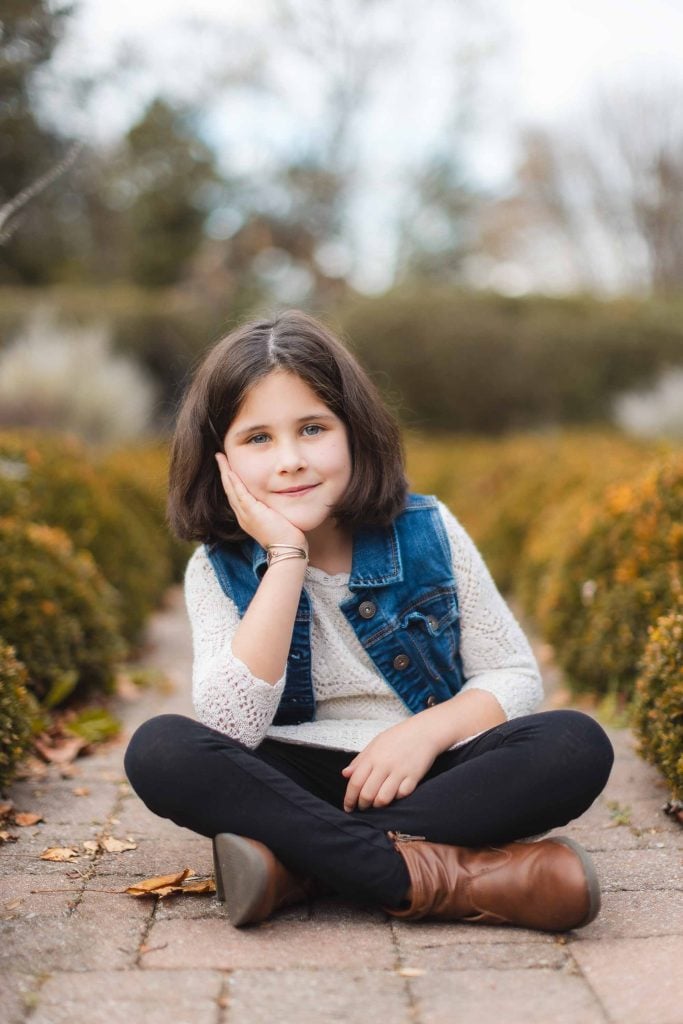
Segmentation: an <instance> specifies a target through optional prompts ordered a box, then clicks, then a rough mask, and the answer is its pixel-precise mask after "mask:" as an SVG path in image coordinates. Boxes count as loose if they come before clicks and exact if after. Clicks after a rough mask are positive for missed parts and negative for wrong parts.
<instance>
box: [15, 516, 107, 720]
mask: <svg viewBox="0 0 683 1024" xmlns="http://www.w3.org/2000/svg"><path fill="white" fill-rule="evenodd" d="M117 604H118V602H117V597H116V594H115V592H114V591H113V589H112V588H111V587H110V586H109V584H108V583H106V581H105V580H104V579H103V577H102V575H101V574H100V572H99V570H98V569H97V566H96V565H95V562H94V561H93V559H92V556H90V555H89V554H88V553H87V552H78V553H76V552H74V548H73V545H72V543H71V541H70V540H69V538H68V537H67V535H66V534H65V533H64V532H63V531H62V530H59V529H57V528H56V527H49V526H43V525H38V524H35V523H26V522H22V521H20V520H19V519H12V518H4V519H0V634H2V636H3V637H4V638H5V639H6V640H7V641H8V642H9V643H11V644H12V646H13V647H14V648H15V649H16V653H17V657H18V658H19V659H20V660H21V661H22V662H23V663H24V664H25V665H26V668H27V669H28V684H29V686H30V688H31V690H32V691H33V692H34V693H35V694H36V696H37V697H38V698H39V699H40V700H41V701H43V702H44V703H45V704H46V705H47V706H49V707H50V706H54V705H55V704H58V703H60V702H61V701H62V700H64V699H65V698H66V697H68V696H69V695H70V694H71V693H72V692H73V691H74V690H75V689H76V687H79V688H80V689H89V688H97V689H104V690H105V691H108V690H109V689H110V687H111V684H112V683H113V678H114V668H115V665H116V663H117V661H118V660H119V659H120V658H121V657H122V656H123V654H124V650H125V645H124V644H123V642H122V640H121V637H120V635H119V632H118V618H117Z"/></svg>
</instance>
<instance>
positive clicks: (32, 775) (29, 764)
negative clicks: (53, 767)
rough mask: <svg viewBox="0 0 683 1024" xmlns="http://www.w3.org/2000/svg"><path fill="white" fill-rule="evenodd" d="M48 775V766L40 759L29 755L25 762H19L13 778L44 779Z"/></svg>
mask: <svg viewBox="0 0 683 1024" xmlns="http://www.w3.org/2000/svg"><path fill="white" fill-rule="evenodd" d="M47 773H48V766H47V765H46V764H45V762H44V761H41V760H40V758H38V757H34V756H33V754H29V756H28V757H27V758H25V760H23V761H22V762H21V765H20V766H19V767H18V768H17V771H16V774H15V778H16V779H36V780H40V779H44V778H45V777H46V775H47Z"/></svg>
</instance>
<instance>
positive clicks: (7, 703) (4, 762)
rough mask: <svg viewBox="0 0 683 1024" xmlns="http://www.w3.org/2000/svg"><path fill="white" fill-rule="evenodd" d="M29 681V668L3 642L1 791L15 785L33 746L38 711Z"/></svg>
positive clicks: (0, 673)
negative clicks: (22, 765)
mask: <svg viewBox="0 0 683 1024" xmlns="http://www.w3.org/2000/svg"><path fill="white" fill-rule="evenodd" d="M27 680H28V672H27V671H26V666H25V665H22V663H21V662H20V661H19V660H18V659H17V657H16V651H15V650H14V648H13V647H10V645H9V644H7V643H5V641H4V640H3V639H2V638H0V791H2V790H3V789H4V788H5V787H6V786H8V785H9V783H10V782H11V780H12V777H13V775H14V771H15V769H16V767H17V765H18V764H19V762H20V761H21V759H22V757H24V755H25V754H26V753H27V752H28V749H29V747H30V744H31V736H32V728H31V725H32V722H33V718H34V714H35V707H34V703H33V701H32V700H31V697H30V694H29V692H28V689H27V686H26V683H27Z"/></svg>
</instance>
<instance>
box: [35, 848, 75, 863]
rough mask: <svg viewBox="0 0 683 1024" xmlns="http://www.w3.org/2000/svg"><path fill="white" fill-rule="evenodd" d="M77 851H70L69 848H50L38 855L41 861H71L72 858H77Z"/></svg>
mask: <svg viewBox="0 0 683 1024" xmlns="http://www.w3.org/2000/svg"><path fill="white" fill-rule="evenodd" d="M78 855H79V854H78V850H74V849H72V848H71V847H70V846H50V847H49V848H48V849H47V850H45V851H44V852H43V853H41V855H40V859H41V860H57V861H64V860H73V859H74V857H78Z"/></svg>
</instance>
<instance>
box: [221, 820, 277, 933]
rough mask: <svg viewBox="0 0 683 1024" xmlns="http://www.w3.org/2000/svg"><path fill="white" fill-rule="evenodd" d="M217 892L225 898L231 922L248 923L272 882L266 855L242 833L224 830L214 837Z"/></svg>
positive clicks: (236, 924) (235, 923) (234, 923)
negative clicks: (265, 859)
mask: <svg viewBox="0 0 683 1024" xmlns="http://www.w3.org/2000/svg"><path fill="white" fill-rule="evenodd" d="M213 866H214V871H215V875H216V896H217V897H218V899H219V900H223V901H224V902H225V908H226V911H227V914H228V917H229V918H230V923H231V924H233V925H235V926H236V927H237V926H238V925H241V924H248V923H249V921H250V920H252V918H253V915H254V913H255V911H256V909H257V907H258V906H259V904H260V903H261V901H262V899H263V896H264V894H265V892H266V888H267V883H268V870H267V867H266V865H265V863H264V861H263V858H262V857H261V855H260V854H259V853H258V851H257V850H255V849H254V847H253V846H252V845H251V844H250V843H248V842H247V841H246V840H245V839H244V838H243V837H242V836H237V835H233V834H232V833H231V832H221V833H220V834H219V835H217V836H216V837H215V839H214V841H213Z"/></svg>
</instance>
